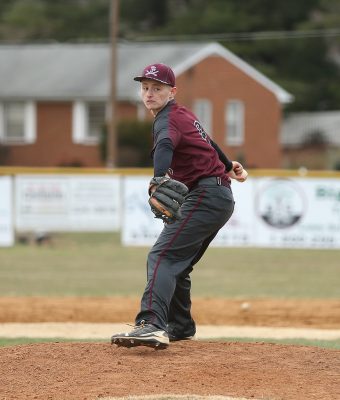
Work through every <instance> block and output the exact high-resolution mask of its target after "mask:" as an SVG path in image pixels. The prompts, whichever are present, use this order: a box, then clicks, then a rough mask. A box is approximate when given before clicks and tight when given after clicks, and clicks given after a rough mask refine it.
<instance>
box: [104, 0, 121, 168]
mask: <svg viewBox="0 0 340 400" xmlns="http://www.w3.org/2000/svg"><path fill="white" fill-rule="evenodd" d="M118 25H119V0H111V3H110V53H111V57H110V118H109V126H108V132H107V141H106V147H107V149H106V150H107V156H106V166H107V168H113V167H115V166H116V165H117V86H116V81H117V35H118Z"/></svg>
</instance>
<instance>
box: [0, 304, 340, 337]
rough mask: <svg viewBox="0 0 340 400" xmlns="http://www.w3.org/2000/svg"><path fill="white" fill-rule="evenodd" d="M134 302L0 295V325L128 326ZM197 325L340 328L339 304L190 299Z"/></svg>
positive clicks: (134, 309)
mask: <svg viewBox="0 0 340 400" xmlns="http://www.w3.org/2000/svg"><path fill="white" fill-rule="evenodd" d="M139 301H140V300H139V299H138V298H125V297H104V298H102V297H98V298H93V297H80V298H77V297H63V298H59V297H21V298H20V297H0V322H130V323H131V322H133V321H134V317H135V314H136V311H137V310H138V308H139ZM193 315H194V318H195V320H196V322H197V324H200V325H236V326H244V325H247V326H276V327H304V328H323V329H340V299H339V300H315V299H313V300H278V299H240V300H235V299H220V298H217V299H216V298H214V299H213V298H194V299H193Z"/></svg>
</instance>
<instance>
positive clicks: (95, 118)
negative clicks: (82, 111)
mask: <svg viewBox="0 0 340 400" xmlns="http://www.w3.org/2000/svg"><path fill="white" fill-rule="evenodd" d="M105 108H106V105H105V103H88V104H87V109H88V113H87V121H88V123H87V126H88V130H87V137H88V138H89V139H100V137H101V134H102V131H103V126H104V125H105V114H106V109H105Z"/></svg>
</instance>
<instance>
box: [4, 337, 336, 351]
mask: <svg viewBox="0 0 340 400" xmlns="http://www.w3.org/2000/svg"><path fill="white" fill-rule="evenodd" d="M214 341H215V342H216V341H218V342H244V343H255V342H266V343H278V344H291V345H299V346H314V347H321V348H325V349H333V350H340V339H337V340H307V339H267V338H266V339H262V338H253V339H252V338H237V337H234V338H219V339H214ZM51 342H52V343H56V342H77V343H79V342H96V343H109V341H108V340H104V339H103V340H99V339H63V338H50V339H41V338H40V339H38V338H37V339H33V338H25V337H22V338H15V339H12V338H0V347H4V346H18V345H24V344H29V343H51Z"/></svg>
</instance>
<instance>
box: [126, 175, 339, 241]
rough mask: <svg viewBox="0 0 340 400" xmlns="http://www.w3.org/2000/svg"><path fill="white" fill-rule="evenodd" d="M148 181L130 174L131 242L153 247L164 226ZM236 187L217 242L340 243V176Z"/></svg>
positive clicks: (128, 211)
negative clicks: (152, 202)
mask: <svg viewBox="0 0 340 400" xmlns="http://www.w3.org/2000/svg"><path fill="white" fill-rule="evenodd" d="M148 182H149V178H148V177H127V178H125V185H124V193H123V196H124V198H125V201H124V204H126V208H125V210H124V211H123V212H124V218H123V225H122V241H123V244H125V245H142V246H144V245H145V246H150V245H152V244H153V243H154V242H155V240H156V238H157V236H158V234H159V232H160V231H161V229H162V227H163V224H162V222H161V221H158V220H155V219H154V218H153V214H152V213H151V211H150V207H149V205H148V202H147V200H148V195H147V187H148ZM232 190H233V193H234V198H235V211H234V214H233V216H232V217H231V219H230V220H229V222H228V223H227V224H226V225H225V226H224V227H223V228H222V229H221V230H220V232H219V233H218V235H217V237H216V238H215V239H214V241H213V243H212V245H213V246H225V247H231V246H236V247H237V246H238V247H239V246H242V247H243V246H248V247H280V248H340V180H339V179H335V178H333V179H331V178H329V179H325V178H323V179H321V178H275V177H263V178H262V177H261V178H249V179H248V180H247V181H246V182H245V183H239V182H233V185H232ZM131 199H133V201H132V200H131Z"/></svg>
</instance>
